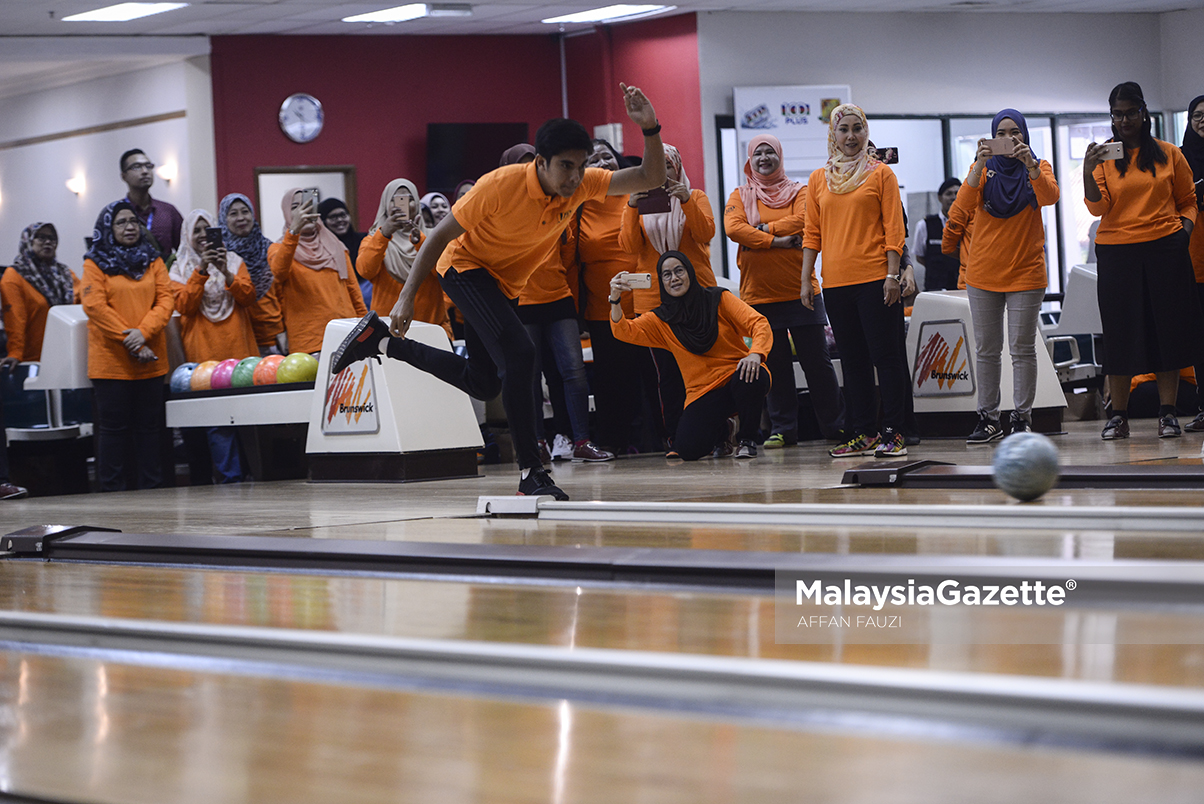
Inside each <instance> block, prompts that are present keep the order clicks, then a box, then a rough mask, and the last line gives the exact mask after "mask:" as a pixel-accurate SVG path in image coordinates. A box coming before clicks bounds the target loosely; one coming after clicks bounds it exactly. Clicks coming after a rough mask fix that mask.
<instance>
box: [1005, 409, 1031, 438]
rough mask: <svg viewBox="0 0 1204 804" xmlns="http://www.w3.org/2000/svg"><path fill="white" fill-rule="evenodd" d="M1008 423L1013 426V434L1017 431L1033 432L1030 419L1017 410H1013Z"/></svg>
mask: <svg viewBox="0 0 1204 804" xmlns="http://www.w3.org/2000/svg"><path fill="white" fill-rule="evenodd" d="M1008 424H1009V425H1010V426H1011V428H1012V434H1013V435H1015V434H1016V433H1031V432H1032V431H1033V426H1032V424H1031V423H1030V422H1029V420H1028V419H1026V418H1024V417H1023V416H1021V415H1020V414H1019V413H1016V412H1015V411H1012V417H1011V419H1010V420H1009V421H1008Z"/></svg>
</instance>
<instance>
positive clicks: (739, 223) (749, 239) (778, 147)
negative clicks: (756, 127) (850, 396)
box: [723, 134, 844, 449]
mask: <svg viewBox="0 0 1204 804" xmlns="http://www.w3.org/2000/svg"><path fill="white" fill-rule="evenodd" d="M744 175H745V176H746V177H747V178H748V181H747V182H745V183H744V184H743V185H741V186H740V187H737V188H736V189H735V190H733V191H732V195H731V197H730V198H728V200H727V209H726V210H724V213H723V228H724V230H725V231H726V232H727V236H728V237H730V238H731V239H732V240H733V241H735V242H736V243H738V244H739V245H740V250H739V252H738V253H737V255H736V264H737V265H738V266H739V267H740V300H741V301H743V302H745V303H746V304H750V305H752V308H753V309H754V310H756V311H757V312H758V313H760V314H761V315H763V316H765V317H766V318H767V319H768V320H769V325H770V326H771V327H772V328H773V350H772V351H771V352H770V353H769V357H768V359H767V360H766V361H765V365H766V366H768V367H769V371H770V373H771V374H773V376H774V377H775V378H776V381H775V382H774V383H773V385H772V386H771V387H770V389H769V396H768V397H767V399H766V403H767V406H768V408H769V423H770V432H771V434H770V436H769V438H767V439H765V447H766V448H768V449H777V448H781V447H785V446H787V445H790V444H796V443H798V389H797V388H795V385H794V357H793V356H792V355H791V350H790V346H791V341H792V340H793V342H794V351H795V353H797V355H798V361H799V363H800V364H801V365H802V367H803V372H804V373H805V374H806V376H807V390H808V392H809V394H810V396H811V402H812V404H813V405H814V407H815V416H816V418H817V419H818V420H819V426H820V430H821V431H822V432H823V434H824V435H825V436H827V437H829V438H835V437H837V436H838V435H839V434H840V428H841V427H842V426H843V425H844V405H843V404H842V402H841V399H840V383H839V381H838V380H837V379H836V370H835V369H833V368H832V359H831V358H830V357H829V356H828V343H827V338H826V337H825V335H824V327H825V326H826V325H827V323H828V316H827V313H826V312H825V310H824V300H823V296H821V295H820V291H819V280H817V279H816V278H815V273H814V272H812V273H811V274H810V275H809V276H808V277H807V281H808V282H809V283H810V284H811V291H812V300H813V301H812V306H811V308H806V307H804V306H803V303H802V301H801V300H800V299H799V295H800V293H801V291H802V282H803V252H802V248H803V238H802V234H803V229H804V224H805V221H806V208H807V188H806V186H804V185H802V184H800V183H799V182H796V181H791V180H790V179H789V178H787V177H786V170H785V168H783V167H782V143H781V142H780V141H779V140H778V138H777V137H775V136H773V135H772V134H762V135H760V136H757V137H753V138H752V140H751V141H750V142H749V143H748V161H747V162H745V163H744Z"/></svg>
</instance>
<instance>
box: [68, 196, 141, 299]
mask: <svg viewBox="0 0 1204 804" xmlns="http://www.w3.org/2000/svg"><path fill="white" fill-rule="evenodd" d="M123 209H128V210H129V211H130V212H133V213H134V216H135V217H137V215H138V212H137V210H135V209H134V205H133V204H131V203H130V202H129V201H125V200H122V201H114V202H113V203H111V204H109V205H108V206H107V207H105V208H104V209H102V210H101V211H100V215H99V216H98V217H97V218H96V226H95V227H93V229H92V247H91V248H89V249H88V251H87V253H86V254H84V257H86V258H87V259H89V260H91V261H92V262H94V263H96V267H97V268H99V269H100V270H101V271H103V272H104V273H105V274H107V275H109V276H118V275H123V276H128V277H129V278H130V279H133V280H134V281H135V282H137V281H138V280H139V279H141V278H142V276H143V275H144V274H145V273H146V272H147V270H148V269H149V268H150V267H151V263H153V262H154V261H155V260H157V259H159V249H157V248H155V244H154V243H152V242H151V239H150V235H149V234H148V233H147V231H146V227H145V226H140V227H139V231H138V242H137V243H135V244H134V245H132V246H123V245H121V244H120V243H118V242H117V238H116V237H115V236H114V235H113V219H114V218H116V217H117V215H118V214H119V213H120V212H121V211H122V210H123Z"/></svg>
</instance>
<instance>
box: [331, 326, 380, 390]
mask: <svg viewBox="0 0 1204 804" xmlns="http://www.w3.org/2000/svg"><path fill="white" fill-rule="evenodd" d="M388 336H389V328H388V327H387V326H385V322H384V321H381V320H380V316H378V315H377V314H376V311H375V310H369V311H368V314H367V315H366V316H364V317H363V318H361V319H360V320H359V323H358V324H356V325H355V326H354V327H352V328H351V331H350V332H348V333H347V337H346V338H343V342H342V343H340V344H339V348H338V349H335V350H334V355H333V356H332V357H331V358H330V373H331V374H338V373H339V372H340V371H342V370H343V369H345V368H347V367H348V366H350V365H351V364H352V363H357V362H359V361H360V360H367V359H368V358H370V357H375V358H376V362H377V363H379V362H380V351H379V347H380V340H381V338H387V337H388Z"/></svg>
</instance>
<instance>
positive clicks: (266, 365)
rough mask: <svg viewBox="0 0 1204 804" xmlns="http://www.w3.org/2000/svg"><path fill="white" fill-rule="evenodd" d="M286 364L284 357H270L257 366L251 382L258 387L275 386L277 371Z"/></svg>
mask: <svg viewBox="0 0 1204 804" xmlns="http://www.w3.org/2000/svg"><path fill="white" fill-rule="evenodd" d="M282 362H284V355H268V356H267V357H265V358H264V359H263V360H260V361H259V362H258V363H257V364H256V365H255V371H254V372H253V373H252V378H251V381H252V382H254V383H255V384H256V385H275V384H276V369H277V368H278V367H279V366H280V364H281V363H282Z"/></svg>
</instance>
